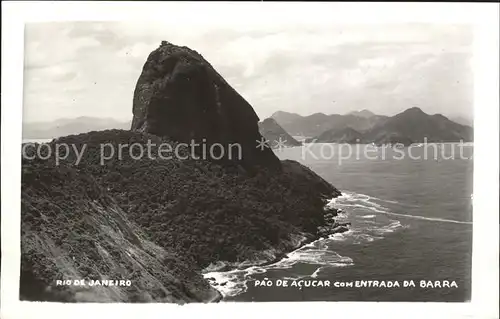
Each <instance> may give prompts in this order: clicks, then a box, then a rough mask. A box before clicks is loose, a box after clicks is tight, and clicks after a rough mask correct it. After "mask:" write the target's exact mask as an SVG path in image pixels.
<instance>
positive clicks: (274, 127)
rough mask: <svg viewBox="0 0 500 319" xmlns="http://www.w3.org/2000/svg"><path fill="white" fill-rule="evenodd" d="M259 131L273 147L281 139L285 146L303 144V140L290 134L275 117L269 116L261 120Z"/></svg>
mask: <svg viewBox="0 0 500 319" xmlns="http://www.w3.org/2000/svg"><path fill="white" fill-rule="evenodd" d="M259 132H260V134H261V135H262V136H263V137H264V138H265V139H266V140H268V141H269V146H270V147H271V148H275V147H276V143H277V142H279V141H281V142H282V143H283V145H284V146H288V147H292V146H300V145H302V143H301V142H299V141H297V140H296V139H294V138H293V137H292V136H291V135H290V134H288V133H287V132H286V131H285V130H284V129H283V128H282V127H281V126H280V125H279V124H278V123H277V122H276V120H274V119H273V118H267V119H265V120H264V121H262V122H259Z"/></svg>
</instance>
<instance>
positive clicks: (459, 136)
mask: <svg viewBox="0 0 500 319" xmlns="http://www.w3.org/2000/svg"><path fill="white" fill-rule="evenodd" d="M272 118H274V119H276V121H277V122H278V123H279V124H280V125H281V126H282V127H283V128H284V129H285V130H286V131H287V132H288V133H290V134H292V135H305V136H309V137H310V138H309V139H308V141H309V142H311V141H313V140H315V141H316V142H319V143H375V144H388V143H392V144H394V143H402V144H405V145H409V144H411V143H423V142H424V141H425V139H427V141H428V142H459V141H461V140H463V141H464V142H470V141H472V138H473V129H472V127H470V126H468V125H462V124H459V123H456V122H453V121H451V120H449V119H448V118H446V117H445V116H443V115H441V114H435V115H429V114H427V113H425V112H424V111H422V110H421V109H420V108H418V107H412V108H409V109H407V110H405V111H403V112H401V113H399V114H396V115H394V116H392V117H388V116H382V115H376V114H374V113H372V112H370V111H368V110H362V111H359V112H351V113H348V114H346V115H340V114H332V115H326V114H323V113H315V114H312V115H309V116H300V115H298V114H294V113H289V114H286V112H276V113H275V114H273V115H272ZM294 118H295V120H292V119H294ZM280 119H286V120H285V122H283V123H281V122H280Z"/></svg>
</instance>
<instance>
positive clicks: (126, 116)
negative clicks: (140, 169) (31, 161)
mask: <svg viewBox="0 0 500 319" xmlns="http://www.w3.org/2000/svg"><path fill="white" fill-rule="evenodd" d="M273 21H276V22H275V23H274V24H259V23H247V24H237V25H235V24H232V25H231V24H224V23H218V24H215V23H214V24H200V23H198V24H196V23H195V24H189V23H186V24H182V23H178V21H177V23H175V24H173V23H171V24H169V23H168V22H161V23H160V22H151V21H150V22H149V23H144V22H140V21H135V22H131V21H129V22H44V23H31V24H27V25H26V28H25V65H24V101H23V104H24V107H23V120H24V121H25V122H39V121H51V120H55V119H58V118H74V117H79V116H93V117H110V118H114V119H116V120H120V121H128V120H131V118H132V97H133V91H134V87H135V84H136V82H137V79H138V77H139V75H140V73H141V70H142V67H143V65H144V62H145V61H146V58H147V56H148V55H149V53H150V52H151V51H153V50H154V49H156V48H157V47H158V46H159V45H160V43H161V41H162V40H167V41H169V42H172V43H174V44H177V45H185V46H188V47H190V48H191V49H194V50H196V51H198V52H199V53H201V54H202V55H203V56H204V58H205V59H206V60H207V61H208V62H210V63H211V64H212V65H213V66H214V68H215V69H216V70H217V71H218V72H219V73H220V74H221V75H222V76H223V77H224V78H225V79H226V80H227V81H228V82H229V84H230V85H232V86H233V87H234V88H235V89H236V90H237V91H238V92H239V93H240V94H241V95H242V96H243V97H244V98H245V99H246V100H247V101H248V102H250V104H251V105H252V106H253V108H254V109H255V111H256V112H257V114H258V115H259V117H260V119H261V120H263V119H264V118H266V117H269V116H271V115H272V114H273V113H274V112H276V111H278V110H281V111H287V112H294V113H298V114H301V115H309V114H313V113H317V112H322V113H325V114H334V113H336V114H345V113H348V112H351V111H355V110H362V109H368V110H370V111H372V112H374V113H376V114H382V115H394V114H396V113H399V112H401V111H403V110H405V109H407V108H410V107H414V106H417V107H420V108H421V109H422V110H424V111H425V112H427V113H429V114H435V113H442V114H444V115H445V116H449V117H456V116H462V117H466V118H472V114H473V83H472V80H473V75H472V67H471V58H472V44H473V43H472V42H473V35H472V30H471V29H470V28H469V27H467V26H459V25H444V24H440V25H431V24H399V25H394V24H388V25H381V24H373V25H360V24H352V25H346V24H343V25H341V24H334V23H321V24H314V23H297V22H293V23H292V22H290V21H288V22H286V23H285V22H283V23H279V19H278V18H276V19H274V20H273Z"/></svg>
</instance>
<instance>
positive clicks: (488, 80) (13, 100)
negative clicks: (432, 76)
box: [1, 2, 500, 319]
mask: <svg viewBox="0 0 500 319" xmlns="http://www.w3.org/2000/svg"><path fill="white" fill-rule="evenodd" d="M229 6H232V7H234V8H235V9H237V12H238V14H234V12H232V14H231V15H229V14H225V13H226V10H227V8H228V7H229ZM2 9H3V10H2V114H1V115H2V118H1V121H2V125H1V130H2V144H1V160H2V166H1V167H2V180H1V182H2V184H1V185H2V188H1V189H2V202H1V205H2V257H3V258H2V260H3V263H2V272H1V273H2V278H1V279H2V283H1V317H2V318H3V319H11V318H23V319H24V318H44V317H47V318H67V317H72V318H95V317H101V316H102V317H106V318H109V317H119V318H125V317H126V318H139V317H144V316H145V315H147V316H148V317H152V316H154V317H156V316H157V317H162V318H165V317H174V316H177V315H178V316H181V317H198V316H200V313H202V315H203V317H207V316H208V317H213V318H226V317H227V318H234V317H242V318H254V317H256V316H259V317H261V316H267V315H269V316H273V317H275V316H278V317H294V318H295V317H298V318H301V317H314V316H316V317H322V318H324V317H327V318H329V317H339V316H344V315H345V316H349V317H358V316H359V317H362V318H365V317H366V316H369V317H370V318H378V317H380V318H388V317H395V318H422V317H427V318H462V317H468V318H470V317H471V316H472V317H474V318H498V225H499V220H498V217H499V216H498V215H499V210H498V197H497V196H498V194H499V188H498V181H499V177H500V174H499V170H498V145H499V144H498V143H499V140H498V135H499V134H498V132H499V131H498V118H499V113H498V110H499V104H498V103H499V101H498V92H499V91H498V90H499V82H498V70H499V63H498V58H499V48H498V39H499V32H498V30H499V15H498V12H499V6H498V4H493V3H490V4H485V3H480V4H472V3H468V4H462V3H361V4H360V3H344V4H340V3H305V2H300V3H286V4H285V3H276V2H273V3H177V2H171V3H158V2H156V3H155V2H147V3H145V2H142V3H138V2H93V3H90V2H73V3H69V2H66V3H64V2H46V3H38V2H2ZM311 9H317V10H314V11H315V15H314V18H313V20H314V22H315V23H322V22H326V21H335V22H336V23H404V22H421V23H471V24H474V25H475V26H476V32H475V51H474V70H475V73H474V86H475V123H474V124H475V125H474V128H475V147H474V226H473V229H474V239H473V270H472V278H473V284H472V301H471V302H470V303H386V302H384V303H362V306H361V307H360V306H359V302H357V303H352V302H351V303H346V302H329V303H328V302H321V303H291V302H289V303H223V304H211V305H187V306H182V307H181V306H176V305H169V304H147V305H131V304H128V305H127V304H108V305H106V304H77V305H68V304H66V305H64V304H59V305H54V304H43V303H26V302H20V301H19V300H18V288H19V281H18V278H19V266H20V262H19V256H20V254H19V252H20V245H19V243H20V231H19V225H20V214H19V212H20V200H19V199H20V186H19V185H20V169H21V167H20V155H19V154H20V151H21V119H22V116H21V115H22V114H21V110H22V96H23V95H22V88H23V26H24V23H25V22H33V21H56V20H58V21H61V20H67V21H69V20H94V21H96V20H101V21H109V20H115V21H118V20H142V21H145V23H147V21H153V20H156V19H157V20H164V19H169V20H172V21H175V22H176V23H188V24H194V23H210V24H215V23H229V24H248V23H250V22H251V21H259V23H263V24H265V23H272V22H275V21H276V19H278V17H279V19H280V21H282V22H283V23H288V22H294V21H303V20H304V18H305V17H307V12H310V11H311ZM326 9H327V10H326ZM450 94H453V92H450Z"/></svg>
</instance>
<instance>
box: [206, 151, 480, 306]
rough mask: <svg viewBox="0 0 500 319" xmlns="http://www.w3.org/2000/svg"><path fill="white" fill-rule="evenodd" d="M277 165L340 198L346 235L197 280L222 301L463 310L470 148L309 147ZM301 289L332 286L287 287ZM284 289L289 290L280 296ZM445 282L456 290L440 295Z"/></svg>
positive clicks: (336, 202)
mask: <svg viewBox="0 0 500 319" xmlns="http://www.w3.org/2000/svg"><path fill="white" fill-rule="evenodd" d="M366 148H371V149H372V150H371V151H369V152H367V151H366ZM276 155H277V156H278V157H279V158H280V159H282V160H283V159H293V160H297V161H299V162H301V163H302V164H304V165H306V166H308V167H310V168H311V169H312V170H313V171H315V172H316V173H317V174H319V175H320V176H322V177H323V178H324V179H326V180H327V181H328V182H330V183H332V184H333V185H334V186H336V187H337V188H338V189H339V190H340V191H342V193H343V196H342V197H339V198H336V199H334V200H332V201H331V204H332V205H333V206H334V207H336V208H340V209H341V210H342V211H343V213H342V214H341V215H339V218H340V219H342V220H343V221H348V222H351V223H352V224H351V229H350V230H349V231H348V232H346V233H343V234H335V235H331V236H329V238H323V239H320V240H317V241H315V242H313V243H311V244H308V245H306V246H304V247H302V248H300V249H298V250H296V251H294V252H291V253H290V254H288V258H284V259H283V260H281V261H279V262H277V263H274V264H271V265H267V266H263V267H259V266H252V267H248V268H244V269H240V270H233V271H229V272H223V273H220V272H211V273H207V274H205V277H207V278H210V277H213V278H215V279H216V280H217V283H218V285H217V287H216V288H217V289H219V290H220V291H221V292H222V293H223V295H224V296H225V298H224V300H225V301H301V300H304V301H436V302H439V301H456V302H461V301H467V300H470V291H471V289H470V285H471V254H472V199H473V198H472V173H473V170H472V167H473V159H472V155H473V144H466V145H461V144H457V143H447V144H427V145H423V146H420V147H416V146H413V147H410V148H404V149H393V148H381V147H379V148H375V147H370V146H367V145H357V146H355V145H353V146H349V147H348V146H347V145H335V144H314V145H306V146H302V147H295V148H286V149H282V150H276ZM299 280H303V282H304V283H305V282H307V281H309V282H313V281H316V282H323V283H324V282H325V281H329V282H330V284H329V286H323V287H321V286H320V287H312V286H309V287H303V288H302V289H298V288H297V287H291V286H290V283H292V282H293V281H295V282H296V283H297V282H298V281H299ZM283 281H287V282H288V283H289V285H288V287H283V286H282V285H281V286H278V285H280V283H282V282H283ZM361 281H364V283H361ZM369 281H372V283H373V281H378V284H379V286H378V287H373V284H372V287H370V286H369V285H370V284H369V283H368V282H369ZM436 281H437V282H438V284H439V285H440V287H436V286H437V284H436ZM445 281H448V283H449V284H451V283H455V285H452V286H451V287H445V288H442V286H443V285H444V282H445ZM262 282H264V283H270V284H269V285H263V284H262ZM382 282H383V283H384V284H383V285H385V287H384V286H382V287H380V286H381V285H382ZM412 282H413V284H414V285H415V286H412V285H411V283H412ZM257 283H259V284H258V285H256V284H257ZM356 283H357V284H358V285H364V286H363V287H356V286H355V285H356ZM395 283H397V284H398V285H399V286H396V285H395ZM220 284H222V285H220ZM349 285H354V286H353V287H349ZM390 285H392V287H389V286H390ZM404 285H408V287H404ZM342 286H343V287H342Z"/></svg>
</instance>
